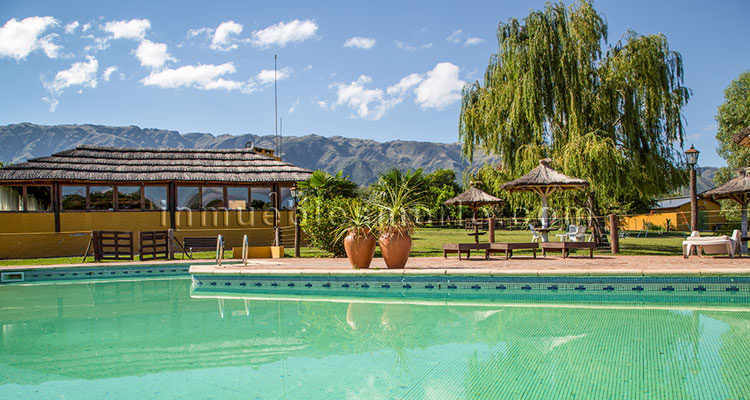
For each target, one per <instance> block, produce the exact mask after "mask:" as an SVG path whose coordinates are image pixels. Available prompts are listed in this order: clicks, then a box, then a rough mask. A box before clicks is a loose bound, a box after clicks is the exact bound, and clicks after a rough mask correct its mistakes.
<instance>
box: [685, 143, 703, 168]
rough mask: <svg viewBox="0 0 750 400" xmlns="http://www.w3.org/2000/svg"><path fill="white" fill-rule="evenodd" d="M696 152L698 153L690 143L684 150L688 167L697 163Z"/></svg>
mask: <svg viewBox="0 0 750 400" xmlns="http://www.w3.org/2000/svg"><path fill="white" fill-rule="evenodd" d="M698 154H700V151H698V150H696V149H695V147H693V145H692V144H691V145H690V148H689V149H687V150H685V156H686V158H687V165H688V166H689V167H690V168H693V167H695V165H696V164H698Z"/></svg>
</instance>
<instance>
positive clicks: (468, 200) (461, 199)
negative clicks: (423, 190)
mask: <svg viewBox="0 0 750 400" xmlns="http://www.w3.org/2000/svg"><path fill="white" fill-rule="evenodd" d="M502 202H503V199H500V198H497V197H495V196H492V195H490V194H488V193H486V192H483V191H481V190H479V189H477V188H475V187H474V186H471V187H469V189H468V190H466V191H465V192H463V193H461V194H460V195H458V196H456V197H454V198H452V199H448V200H446V201H445V204H446V205H449V206H469V207H471V209H472V211H473V216H474V242H475V243H479V226H478V225H477V223H476V221H477V208H479V206H482V205H485V204H500V203H502Z"/></svg>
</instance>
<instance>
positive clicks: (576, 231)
mask: <svg viewBox="0 0 750 400" xmlns="http://www.w3.org/2000/svg"><path fill="white" fill-rule="evenodd" d="M568 239H570V241H571V242H583V241H585V240H586V226H585V225H571V226H569V227H568Z"/></svg>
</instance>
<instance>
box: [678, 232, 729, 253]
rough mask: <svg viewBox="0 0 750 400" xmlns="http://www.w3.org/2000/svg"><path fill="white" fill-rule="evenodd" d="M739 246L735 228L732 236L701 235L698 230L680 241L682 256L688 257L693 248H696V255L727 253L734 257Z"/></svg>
mask: <svg viewBox="0 0 750 400" xmlns="http://www.w3.org/2000/svg"><path fill="white" fill-rule="evenodd" d="M739 246H740V231H739V230H737V229H735V230H734V232H732V236H731V237H730V236H726V235H723V236H707V237H701V236H700V232H698V231H693V233H692V234H691V235H690V236H689V237H688V238H687V239H685V240H684V241H683V242H682V256H683V257H685V258H688V257H690V253H692V252H693V248H696V249H697V250H698V255H699V256H701V255H702V254H729V257H734V253H735V251H736V250H737V249H738V248H739Z"/></svg>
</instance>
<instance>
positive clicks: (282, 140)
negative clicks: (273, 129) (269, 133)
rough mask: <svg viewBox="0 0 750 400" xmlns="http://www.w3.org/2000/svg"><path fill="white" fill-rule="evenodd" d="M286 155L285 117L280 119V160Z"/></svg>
mask: <svg viewBox="0 0 750 400" xmlns="http://www.w3.org/2000/svg"><path fill="white" fill-rule="evenodd" d="M283 154H284V117H281V118H279V159H281V158H282V156H283Z"/></svg>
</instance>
